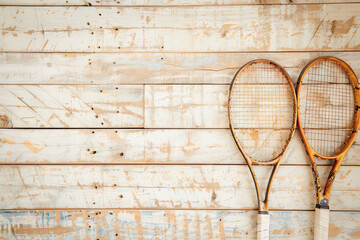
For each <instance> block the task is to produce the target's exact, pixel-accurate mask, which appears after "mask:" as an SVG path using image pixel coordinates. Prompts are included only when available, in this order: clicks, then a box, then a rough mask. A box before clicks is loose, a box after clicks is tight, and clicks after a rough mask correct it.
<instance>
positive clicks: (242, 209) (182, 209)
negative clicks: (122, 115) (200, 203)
mask: <svg viewBox="0 0 360 240" xmlns="http://www.w3.org/2000/svg"><path fill="white" fill-rule="evenodd" d="M0 210H1V211H13V212H15V211H19V212H22V211H24V212H25V211H32V212H35V211H94V212H99V211H118V210H120V211H168V210H171V211H231V212H233V211H234V212H235V211H259V209H258V208H216V209H214V208H181V209H177V208H29V209H28V208H10V209H6V208H2V209H0ZM314 211H315V207H314V210H306V209H276V208H269V212H314ZM330 211H331V212H345V213H346V212H350V213H357V212H360V209H357V210H331V209H330Z"/></svg>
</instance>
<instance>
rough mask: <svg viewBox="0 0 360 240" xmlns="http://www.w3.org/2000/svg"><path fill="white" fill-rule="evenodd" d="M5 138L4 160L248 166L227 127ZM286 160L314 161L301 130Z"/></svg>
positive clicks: (0, 145) (353, 158) (21, 132)
mask: <svg viewBox="0 0 360 240" xmlns="http://www.w3.org/2000/svg"><path fill="white" fill-rule="evenodd" d="M93 132H94V133H93ZM0 136H1V138H0V155H1V156H2V157H1V162H0V163H1V164H238V165H241V164H242V165H244V164H245V160H244V158H243V157H242V155H241V154H240V152H239V150H238V148H237V146H236V144H235V142H234V140H233V137H232V135H231V132H230V130H228V129H163V130H160V129H153V130H151V129H139V130H130V129H79V130H73V129H64V130H48V129H39V130H32V129H31V130H30V129H2V130H0ZM359 142H360V134H359V135H357V139H356V141H355V144H354V145H353V146H352V148H351V149H350V151H349V152H348V154H347V155H346V157H345V159H344V161H343V163H342V165H343V166H345V165H360V161H359V155H360V145H359ZM54 153H55V154H54ZM281 164H282V165H284V164H306V165H308V164H309V159H308V157H307V155H306V153H305V150H304V146H303V144H302V142H301V140H300V137H299V135H298V133H297V132H295V136H294V138H293V140H292V142H291V143H290V145H289V149H288V151H287V152H286V155H285V157H284V158H283V159H282V161H281ZM324 164H330V161H320V162H319V165H324Z"/></svg>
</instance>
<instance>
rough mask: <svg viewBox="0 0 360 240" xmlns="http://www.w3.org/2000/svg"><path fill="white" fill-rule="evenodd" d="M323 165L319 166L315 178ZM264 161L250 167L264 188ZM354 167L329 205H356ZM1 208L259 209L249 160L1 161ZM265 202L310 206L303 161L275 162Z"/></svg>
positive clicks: (342, 175)
mask: <svg viewBox="0 0 360 240" xmlns="http://www.w3.org/2000/svg"><path fill="white" fill-rule="evenodd" d="M328 169H329V167H324V166H320V167H319V172H320V177H321V179H322V180H324V178H325V177H327V176H326V175H327V174H325V171H327V170H328ZM270 170H271V168H270V166H269V167H265V166H256V168H255V171H256V173H257V175H258V182H259V184H260V187H261V191H262V192H263V193H264V190H265V187H266V185H265V184H266V183H267V181H268V179H267V176H268V175H269V173H270ZM359 174H360V167H358V166H357V167H355V166H351V167H349V166H343V167H341V168H340V171H339V173H338V175H337V178H336V181H335V183H334V186H333V190H332V196H331V202H330V205H331V209H332V210H359V208H360V202H359V201H356V199H359V198H360V178H359V177H358V176H359ZM0 182H2V184H1V186H0V192H1V196H0V208H1V209H39V208H41V209H48V208H49V209H51V208H61V209H63V208H74V209H76V208H139V209H144V208H145V209H155V208H162V209H163V208H166V209H257V200H256V194H255V189H254V186H253V182H252V179H251V175H250V173H249V170H248V167H247V166H244V165H241V166H229V165H218V166H211V165H208V166H203V165H191V166H169V165H166V166H161V167H160V166H141V165H123V166H113V165H112V166H101V165H93V166H59V165H57V166H36V165H22V166H11V165H10V166H1V167H0ZM269 201H270V204H269V207H270V208H271V209H282V210H284V209H292V210H313V209H314V203H315V189H314V184H313V177H312V173H311V169H310V167H309V166H281V167H280V168H279V170H278V172H277V174H276V176H275V179H274V182H273V186H272V194H270V200H269Z"/></svg>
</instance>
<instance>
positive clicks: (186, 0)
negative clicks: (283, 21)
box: [0, 0, 359, 6]
mask: <svg viewBox="0 0 360 240" xmlns="http://www.w3.org/2000/svg"><path fill="white" fill-rule="evenodd" d="M304 3H318V4H328V3H359V1H358V0H291V1H289V0H196V1H191V0H175V1H174V0H172V1H166V0H147V1H139V0H121V1H120V0H86V1H85V0H45V1H44V0H31V1H29V0H0V6H1V5H5V6H6V5H16V6H21V5H31V6H34V5H38V6H162V5H163V6H169V5H170V6H178V5H189V6H194V5H204V6H212V5H215V6H219V5H220V6H221V5H243V4H244V5H253V4H254V5H257V4H304Z"/></svg>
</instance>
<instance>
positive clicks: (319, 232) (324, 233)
mask: <svg viewBox="0 0 360 240" xmlns="http://www.w3.org/2000/svg"><path fill="white" fill-rule="evenodd" d="M328 233H329V209H326V208H319V207H316V208H315V230H314V240H327V239H328Z"/></svg>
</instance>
